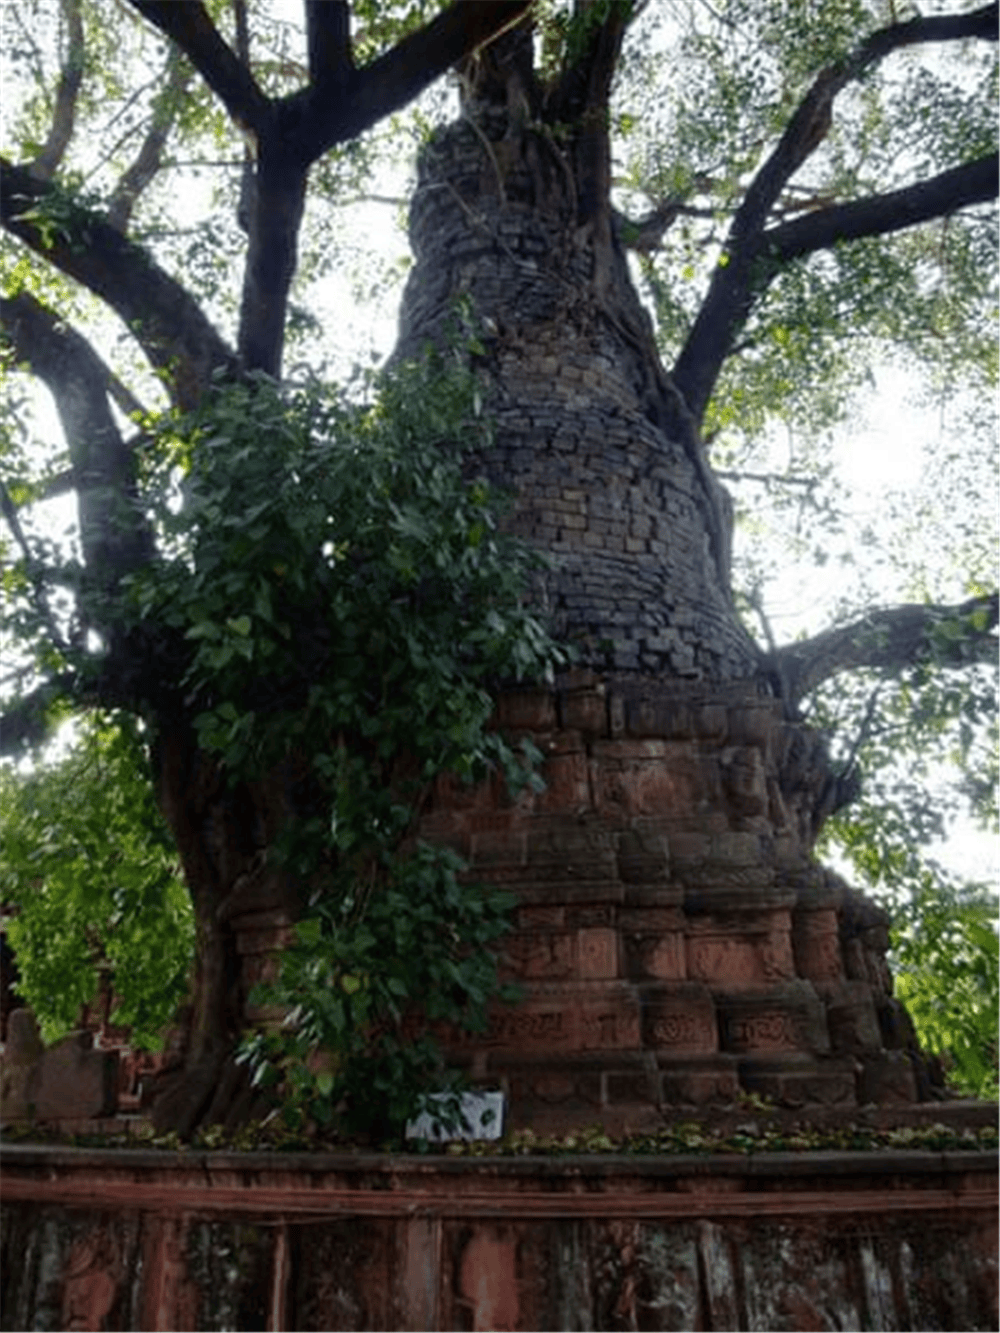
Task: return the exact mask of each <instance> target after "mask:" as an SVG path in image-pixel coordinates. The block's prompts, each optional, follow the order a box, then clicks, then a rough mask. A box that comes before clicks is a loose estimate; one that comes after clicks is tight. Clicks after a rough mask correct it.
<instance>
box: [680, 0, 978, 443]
mask: <svg viewBox="0 0 1000 1333" xmlns="http://www.w3.org/2000/svg"><path fill="white" fill-rule="evenodd" d="M998 14H1000V6H998V5H997V4H995V3H994V4H990V5H985V6H983V7H982V8H980V9H977V10H973V11H971V12H969V13H966V14H951V15H943V16H938V17H934V18H916V19H912V20H910V21H909V22H906V23H894V24H890V25H889V26H888V27H885V28H880V29H879V30H878V31H876V32H874V33H872V34H871V36H869V37H868V38H867V39H866V40H865V41H864V42H862V43H861V44H860V45H859V46H857V47H856V48H855V49H854V51H852V52H850V53H849V54H848V55H847V56H846V57H845V58H844V59H843V60H842V61H840V62H838V63H837V64H835V65H830V66H828V67H827V68H826V69H824V70H822V71H821V72H820V74H819V75H818V76H817V78H816V79H815V81H814V82H813V85H812V87H811V88H810V89H809V91H808V92H807V93H806V95H805V97H804V98H803V99H802V101H801V102H800V103H799V106H798V108H797V110H796V111H795V113H794V114H793V116H792V117H791V119H790V120H789V122H788V125H787V126H786V128H785V131H784V133H783V134H782V135H781V138H780V139H779V140H778V143H777V145H776V147H775V148H774V150H773V152H772V153H771V154H770V156H769V157H768V158H767V160H766V161H765V163H764V164H763V166H762V167H761V168H760V170H759V171H758V172H757V175H756V176H755V177H754V179H753V181H752V182H751V184H750V185H749V187H748V189H747V191H746V194H745V195H744V197H743V202H742V204H741V205H740V207H739V208H738V209H737V211H736V214H735V215H734V217H733V221H732V225H731V227H730V230H729V235H728V238H727V240H726V245H725V249H724V254H723V260H722V262H720V264H719V266H718V268H717V269H716V271H715V273H714V275H713V278H712V282H711V284H710V286H709V290H708V293H707V295H706V297H705V300H704V302H703V303H702V306H701V309H700V310H699V312H698V316H697V318H696V319H695V322H694V324H693V325H692V328H691V331H690V333H689V335H688V337H687V340H686V341H685V344H684V346H683V348H682V349H681V352H680V355H679V356H678V358H677V360H676V362H675V363H674V367H673V372H672V378H673V381H674V384H675V385H676V387H677V390H678V392H679V393H681V394H682V395H683V397H684V399H685V401H686V402H687V405H688V408H689V409H690V411H691V412H692V414H693V415H694V416H695V418H696V419H697V420H699V421H700V420H701V418H702V417H703V416H704V413H705V408H706V407H707V405H708V400H709V398H710V397H711V394H712V390H713V389H714V387H715V382H716V380H717V379H718V376H719V371H720V370H721V369H722V365H723V362H724V361H725V359H726V357H727V356H728V355H729V352H730V349H731V347H732V343H733V339H734V338H735V335H736V333H737V331H738V330H739V329H740V328H741V327H742V326H743V324H744V323H745V322H746V319H747V317H748V316H749V313H750V310H751V308H752V305H753V300H754V295H755V288H756V286H757V283H758V281H759V279H760V265H759V264H758V262H757V261H758V257H759V255H760V242H761V237H762V234H763V231H764V227H765V224H766V222H767V219H768V216H769V215H770V213H771V211H772V209H773V208H774V205H775V204H776V203H777V201H778V199H779V198H780V196H781V194H782V191H783V190H784V189H785V187H786V186H787V184H788V182H789V180H790V179H791V177H792V176H793V175H794V174H795V172H796V171H798V169H799V168H800V167H801V166H802V165H803V163H805V162H806V161H807V160H808V158H809V157H810V156H811V155H812V153H813V152H815V150H816V149H817V148H818V147H819V145H820V144H821V143H822V142H823V140H824V138H825V137H826V134H827V132H828V130H829V128H830V124H831V117H832V114H833V103H834V99H835V98H836V96H837V94H838V93H839V92H841V91H842V90H843V89H844V88H845V87H846V86H847V85H848V84H849V83H851V82H853V81H854V80H856V79H858V78H859V77H860V76H861V75H862V74H863V73H864V72H865V71H866V70H868V69H869V68H871V67H872V66H873V65H875V64H877V63H878V62H879V61H881V60H883V59H884V58H885V57H886V56H887V55H889V54H890V53H892V52H893V51H898V50H901V49H902V48H904V47H907V46H913V45H916V44H918V43H925V42H947V41H960V40H965V39H967V38H970V37H978V38H986V39H988V40H993V41H995V40H996V39H997V35H998ZM947 211H951V210H950V209H949V210H947ZM903 225H905V226H909V225H912V224H910V223H909V222H906V223H904V224H903Z"/></svg>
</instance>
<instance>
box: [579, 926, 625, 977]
mask: <svg viewBox="0 0 1000 1333" xmlns="http://www.w3.org/2000/svg"><path fill="white" fill-rule="evenodd" d="M576 956H577V971H578V975H579V977H580V979H581V980H583V981H595V980H598V979H604V978H611V977H617V976H618V935H617V932H616V931H614V930H611V929H609V928H608V927H606V926H591V927H587V928H584V929H582V930H578V931H577V934H576Z"/></svg>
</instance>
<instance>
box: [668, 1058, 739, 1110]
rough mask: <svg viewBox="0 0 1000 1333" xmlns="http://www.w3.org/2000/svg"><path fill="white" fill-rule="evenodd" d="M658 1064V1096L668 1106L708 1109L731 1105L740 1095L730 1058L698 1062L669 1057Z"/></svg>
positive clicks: (734, 1064)
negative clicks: (720, 1104) (717, 1103)
mask: <svg viewBox="0 0 1000 1333" xmlns="http://www.w3.org/2000/svg"><path fill="white" fill-rule="evenodd" d="M667 1060H669V1062H667ZM659 1065H660V1089H661V1091H660V1096H661V1098H662V1100H663V1102H664V1104H665V1105H667V1106H709V1105H711V1104H712V1103H713V1102H732V1101H733V1099H734V1098H735V1097H737V1096H738V1094H739V1091H740V1081H739V1073H738V1070H737V1067H736V1063H735V1061H734V1060H733V1058H732V1056H726V1055H713V1056H708V1057H706V1058H703V1059H700V1060H699V1059H686V1058H684V1057H677V1056H675V1055H673V1054H671V1055H670V1056H669V1057H666V1056H664V1057H661V1058H660V1060H659Z"/></svg>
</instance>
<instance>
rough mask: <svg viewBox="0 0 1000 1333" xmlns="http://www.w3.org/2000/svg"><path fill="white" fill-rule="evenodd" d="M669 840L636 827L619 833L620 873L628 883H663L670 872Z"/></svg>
mask: <svg viewBox="0 0 1000 1333" xmlns="http://www.w3.org/2000/svg"><path fill="white" fill-rule="evenodd" d="M667 846H668V844H667V840H666V838H665V837H663V836H662V835H659V834H651V835H649V836H644V835H643V833H642V832H641V831H640V830H639V829H637V828H635V827H634V826H633V827H632V828H629V829H626V830H624V831H623V832H622V833H620V834H619V835H618V873H619V875H620V876H621V878H622V879H623V880H624V881H625V883H626V884H656V883H659V884H662V883H663V882H664V881H665V880H666V878H667V874H668V870H669V865H668V854H667Z"/></svg>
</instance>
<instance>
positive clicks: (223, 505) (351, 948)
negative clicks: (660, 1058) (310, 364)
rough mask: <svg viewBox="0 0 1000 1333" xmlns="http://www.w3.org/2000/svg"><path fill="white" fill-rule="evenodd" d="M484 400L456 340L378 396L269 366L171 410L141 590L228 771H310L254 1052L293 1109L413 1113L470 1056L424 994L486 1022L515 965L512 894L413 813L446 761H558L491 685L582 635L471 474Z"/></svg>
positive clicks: (284, 851)
mask: <svg viewBox="0 0 1000 1333" xmlns="http://www.w3.org/2000/svg"><path fill="white" fill-rule="evenodd" d="M478 403H479V399H478V390H477V387H476V382H475V378H474V376H473V375H472V374H471V373H470V372H469V371H468V370H465V369H463V368H462V367H461V365H460V364H459V363H458V361H457V360H456V361H455V363H454V364H452V365H450V366H447V367H446V366H445V365H443V364H440V363H437V362H434V361H429V362H428V363H427V364H425V365H420V366H408V367H403V368H400V369H399V370H397V371H395V372H394V373H393V374H391V375H386V376H383V377H382V378H381V380H380V382H379V386H378V393H377V396H376V398H375V401H374V403H373V404H372V405H370V406H363V407H359V406H356V405H352V404H351V403H349V402H348V401H347V400H346V398H345V397H344V395H343V394H342V393H340V392H337V391H332V392H331V391H329V390H326V389H323V388H321V387H319V386H309V387H307V388H301V389H294V390H289V391H279V390H278V389H277V388H276V387H275V386H274V385H273V384H272V383H271V382H269V381H267V380H266V379H264V378H255V379H252V380H251V381H250V382H249V383H245V384H240V385H235V386H233V385H228V386H225V387H220V388H219V389H218V390H217V391H216V392H215V393H213V394H212V395H211V396H210V397H209V399H208V400H207V402H206V403H205V405H204V406H203V408H202V409H201V410H200V411H199V412H198V413H197V415H196V416H195V418H194V419H183V420H181V421H178V422H177V423H176V424H175V426H174V427H173V429H172V430H171V431H169V432H168V433H167V434H163V433H161V436H160V443H159V445H158V456H159V465H158V466H157V467H156V468H154V469H151V480H152V481H153V482H155V483H156V486H155V488H154V489H153V490H152V491H151V498H152V500H153V503H154V508H155V511H156V514H157V523H158V525H160V526H161V527H162V532H163V539H162V541H163V549H164V550H165V551H168V552H170V559H169V560H168V561H166V562H165V563H164V564H163V565H162V566H154V567H151V568H150V569H148V570H147V571H145V572H144V573H143V574H142V575H141V576H139V577H137V578H135V579H134V580H132V581H131V583H130V585H129V586H128V589H127V605H128V606H129V607H131V608H134V613H135V614H137V615H138V617H139V618H140V620H145V619H147V618H153V620H154V622H155V623H158V624H162V625H166V626H169V627H170V628H171V630H173V631H174V632H175V634H176V635H177V636H178V637H179V641H182V642H183V643H184V644H185V645H190V647H191V654H190V659H189V661H188V663H187V666H186V669H185V670H184V673H183V676H182V679H181V685H182V687H183V689H184V690H185V691H186V696H187V699H188V700H189V702H190V703H191V704H192V705H193V706H194V707H195V708H196V716H195V727H196V729H197V732H198V737H199V744H200V747H201V748H202V750H203V751H205V752H207V753H209V754H214V755H215V756H217V759H218V762H219V764H220V765H221V768H222V770H223V771H224V772H225V774H226V775H227V778H228V780H229V782H230V783H231V784H235V783H237V782H247V783H254V782H265V781H269V780H273V776H274V774H275V773H276V772H280V773H283V774H284V779H283V780H284V782H285V784H286V785H287V786H288V787H289V789H290V792H291V799H290V801H289V803H288V808H287V809H286V810H285V811H284V812H283V817H282V819H281V820H280V825H279V827H278V830H277V836H276V838H275V839H274V841H273V843H272V845H271V848H270V850H269V853H268V854H269V855H270V856H271V858H272V859H273V860H274V861H275V862H276V863H277V865H278V867H279V869H280V872H281V873H283V874H285V875H287V876H288V877H289V878H290V879H291V880H293V881H294V883H295V884H296V885H297V886H299V888H300V899H301V906H302V909H303V912H304V914H303V916H302V919H301V920H300V921H299V922H298V924H297V926H296V928H295V935H296V938H295V942H294V944H293V945H292V947H290V948H289V949H288V951H287V952H286V953H285V954H284V956H283V959H282V963H281V971H280V975H279V976H278V978H277V979H276V980H275V981H274V982H273V984H270V985H266V986H261V987H260V988H259V993H258V994H257V995H256V996H254V997H251V998H252V999H253V1000H256V1002H257V1003H259V1004H263V1005H266V1006H270V1007H271V1008H272V1011H275V1010H276V1011H277V1012H280V1013H283V1014H284V1015H285V1017H284V1018H283V1019H282V1021H281V1022H280V1023H279V1024H278V1025H277V1026H276V1027H271V1028H270V1029H267V1030H262V1031H260V1032H258V1033H257V1034H256V1035H255V1036H253V1037H251V1038H249V1039H248V1041H247V1042H246V1044H245V1047H244V1053H243V1058H244V1059H245V1060H246V1061H248V1062H249V1064H250V1065H251V1067H252V1069H253V1071H254V1079H255V1081H256V1082H258V1083H259V1084H261V1085H263V1086H274V1085H277V1084H279V1083H280V1085H281V1091H282V1103H283V1107H284V1114H285V1116H286V1117H287V1119H288V1123H289V1124H290V1125H292V1126H294V1125H296V1124H299V1123H301V1122H302V1121H303V1120H304V1119H305V1118H309V1119H312V1120H315V1121H316V1122H318V1123H319V1124H321V1125H333V1124H338V1125H343V1127H344V1128H345V1129H348V1130H351V1131H353V1132H362V1131H364V1132H367V1133H369V1134H374V1135H375V1136H376V1137H377V1136H379V1135H384V1134H386V1133H389V1132H392V1131H394V1130H395V1131H398V1130H399V1128H400V1127H401V1125H402V1124H403V1122H404V1121H405V1120H406V1119H407V1117H408V1116H410V1115H412V1114H413V1113H414V1111H415V1110H416V1109H418V1104H419V1102H420V1097H421V1095H422V1094H423V1093H426V1092H432V1091H435V1090H439V1089H440V1088H441V1087H442V1086H443V1085H444V1084H445V1083H446V1082H447V1076H446V1073H445V1071H444V1069H443V1068H442V1065H441V1059H440V1056H439V1053H438V1046H437V1042H436V1041H435V1039H434V1037H433V1036H432V1035H431V1033H430V1031H429V1030H427V1029H426V1027H423V1028H417V1029H414V1027H413V1024H412V1022H409V1020H410V1019H411V1018H412V1013H411V1011H412V1009H413V1007H414V1005H415V1004H417V1003H419V1004H420V1007H421V1009H422V1013H423V1021H424V1023H435V1022H445V1023H448V1024H451V1025H453V1026H455V1027H458V1028H465V1029H478V1028H480V1027H482V1026H484V1025H485V1016H486V1005H487V1002H488V1000H489V999H490V998H491V997H492V996H494V995H495V994H496V993H497V991H498V989H499V987H498V982H497V976H496V959H495V955H494V953H493V952H491V950H490V948H489V946H490V944H491V943H493V942H494V941H495V940H496V939H497V937H498V936H500V935H501V934H502V933H503V932H504V931H505V930H506V928H507V912H508V909H509V907H510V906H511V905H512V900H511V899H510V898H509V897H507V896H505V895H503V894H500V893H495V892H493V893H490V892H485V891H483V890H482V889H480V888H479V887H477V886H476V885H475V884H471V883H469V882H467V880H466V878H465V876H464V874H463V871H464V869H465V866H464V863H463V861H462V859H461V858H460V857H459V856H458V854H457V853H456V852H454V851H453V850H451V849H449V848H447V847H432V846H429V845H427V844H425V843H422V842H420V841H417V840H415V836H414V834H415V822H416V818H417V816H418V814H419V812H420V809H421V806H422V804H423V803H424V801H425V800H426V798H427V796H428V794H429V793H430V791H431V790H432V788H433V785H434V783H435V781H436V780H438V779H439V778H441V776H442V775H444V774H448V775H449V776H450V777H451V778H452V779H453V780H457V781H460V782H461V781H471V780H473V779H478V780H482V779H483V778H484V777H486V776H487V775H488V774H489V773H490V772H493V773H495V774H496V775H497V778H498V780H500V781H506V782H507V783H508V785H509V787H510V788H511V790H512V791H513V790H516V789H517V788H518V786H519V785H521V784H523V783H525V782H531V781H537V779H535V778H534V775H533V772H532V764H533V761H534V759H535V758H536V756H535V755H534V754H533V753H522V752H519V751H515V750H514V749H513V748H512V747H511V746H510V745H509V744H508V743H507V741H506V740H505V739H504V737H503V736H502V735H501V734H500V733H499V732H497V731H495V730H492V729H491V728H490V725H489V724H490V718H491V715H492V712H493V696H492V695H491V687H495V686H496V684H497V683H499V682H501V681H504V680H514V679H521V678H524V677H526V676H527V677H530V678H537V677H541V676H544V675H545V674H546V673H551V672H552V670H553V669H554V667H555V666H556V665H557V664H559V663H562V662H565V661H566V660H567V659H566V655H565V653H564V652H563V651H562V650H561V649H560V648H558V647H557V646H556V645H555V644H554V643H553V642H552V641H551V640H550V639H549V637H548V635H547V634H546V632H545V629H544V627H543V625H542V623H541V621H540V620H539V619H538V617H537V615H536V614H535V613H534V612H533V611H532V610H530V609H529V608H528V606H527V604H526V602H525V599H524V595H523V594H524V584H525V580H526V579H527V578H528V577H529V575H530V572H531V570H532V569H533V568H535V567H537V565H538V563H539V557H538V555H537V554H535V553H534V552H532V551H531V550H529V549H528V548H527V547H526V546H524V545H523V544H521V543H520V542H518V541H517V540H515V539H513V538H511V537H509V536H505V535H503V534H502V533H501V532H500V531H499V529H498V517H499V514H500V512H501V509H502V501H501V498H500V497H499V496H498V495H497V494H496V493H495V491H494V490H493V489H492V488H491V487H489V486H488V485H487V484H486V483H485V482H484V481H483V480H481V479H479V478H477V477H475V476H471V477H465V476H464V475H463V461H464V458H465V456H466V454H467V452H468V450H469V449H470V448H471V447H473V446H474V447H475V448H476V449H478V450H480V451H482V450H484V449H488V447H489V436H490V427H489V424H488V423H487V422H486V421H485V419H484V418H483V417H482V415H481V414H480V412H479V407H478ZM262 840H263V834H262ZM317 1053H319V1054H318V1055H317Z"/></svg>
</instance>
